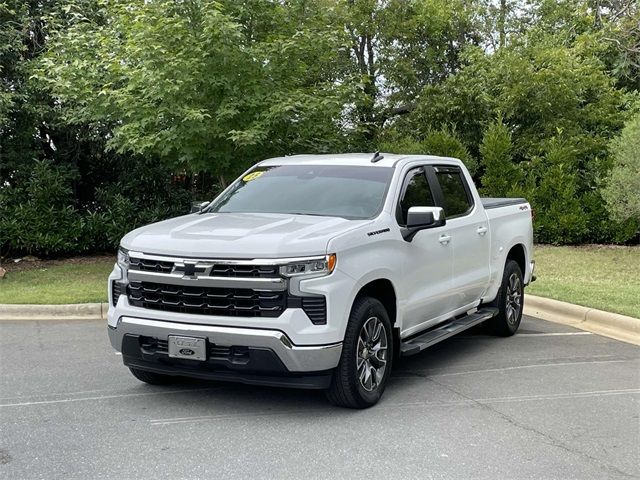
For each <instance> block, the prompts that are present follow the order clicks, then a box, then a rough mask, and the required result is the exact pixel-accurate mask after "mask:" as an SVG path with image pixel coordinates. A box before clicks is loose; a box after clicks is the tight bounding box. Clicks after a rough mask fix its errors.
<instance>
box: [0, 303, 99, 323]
mask: <svg viewBox="0 0 640 480" xmlns="http://www.w3.org/2000/svg"><path fill="white" fill-rule="evenodd" d="M108 309H109V304H108V303H78V304H72V305H10V304H3V305H0V321H2V320H59V321H60V320H64V321H66V320H105V319H106V318H107V310H108Z"/></svg>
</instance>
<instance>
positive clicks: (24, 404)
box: [0, 387, 220, 408]
mask: <svg viewBox="0 0 640 480" xmlns="http://www.w3.org/2000/svg"><path fill="white" fill-rule="evenodd" d="M219 388H220V387H211V388H190V389H182V390H170V391H168V392H167V391H164V392H146V393H123V394H119V395H101V396H97V397H82V398H63V399H60V400H42V401H38V402H20V403H5V404H0V408H2V407H27V406H31V405H49V404H54V403H69V402H86V401H90V400H109V399H112V398H126V397H148V396H155V395H172V394H175V393H187V392H203V391H206V390H216V389H219Z"/></svg>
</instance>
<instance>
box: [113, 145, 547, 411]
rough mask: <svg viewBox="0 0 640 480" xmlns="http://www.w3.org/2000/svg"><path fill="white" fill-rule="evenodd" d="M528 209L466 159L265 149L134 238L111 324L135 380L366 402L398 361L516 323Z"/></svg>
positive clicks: (527, 251) (502, 331) (125, 245)
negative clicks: (476, 177) (197, 200)
mask: <svg viewBox="0 0 640 480" xmlns="http://www.w3.org/2000/svg"><path fill="white" fill-rule="evenodd" d="M532 237H533V233H532V220H531V208H530V206H529V204H528V203H527V202H526V200H524V199H502V198H501V199H487V198H480V196H479V195H478V192H477V191H476V188H475V186H474V184H473V181H472V179H471V177H470V175H469V173H468V171H467V169H466V168H465V166H464V165H463V163H462V162H461V161H460V160H456V159H453V158H444V157H434V156H424V155H395V154H383V155H380V154H379V153H376V154H374V155H371V154H341V155H299V156H291V157H283V158H273V159H269V160H265V161H263V162H261V163H259V164H257V165H255V166H254V167H253V168H251V169H250V170H249V171H247V172H245V173H244V174H243V175H242V176H241V177H240V178H238V179H237V180H236V181H235V182H234V183H233V184H231V185H230V186H229V187H228V188H227V189H226V190H225V191H224V192H222V193H221V194H220V195H219V196H218V197H217V198H216V199H215V200H213V201H212V202H211V203H207V204H202V205H200V206H198V207H196V208H195V211H194V212H193V213H191V214H189V215H185V216H181V217H178V218H173V219H169V220H165V221H162V222H158V223H155V224H152V225H148V226H145V227H142V228H138V229H137V230H134V231H132V232H131V233H129V234H127V235H126V236H125V237H124V238H123V239H122V242H121V247H120V249H119V251H118V261H117V263H116V265H115V266H114V269H113V272H112V273H111V275H110V276H109V284H108V285H109V299H110V305H109V312H108V332H109V337H110V340H111V344H112V345H113V347H114V348H115V349H116V350H118V351H120V352H122V358H123V361H124V364H125V365H126V366H128V367H129V368H130V370H131V372H132V373H133V375H134V376H135V377H137V378H138V379H140V380H142V381H143V382H147V383H150V384H165V383H168V382H170V381H172V380H173V379H175V378H176V377H180V376H186V377H195V378H202V379H214V380H231V381H240V382H244V383H251V384H259V385H277V386H292V387H299V388H316V389H325V390H326V392H327V397H328V399H329V400H330V401H331V402H333V403H335V404H338V405H342V406H346V407H351V408H365V407H369V406H371V405H373V404H375V403H376V402H377V401H378V400H379V399H380V396H381V395H382V392H383V390H384V388H385V384H386V382H387V379H388V378H389V375H390V372H391V366H392V363H393V360H394V358H397V357H398V356H403V355H412V354H415V353H418V352H420V351H421V350H423V349H424V348H427V347H428V346H430V345H433V344H435V343H437V342H439V341H441V340H444V339H446V338H448V337H450V336H452V335H454V334H456V333H459V332H461V331H463V330H466V329H468V328H470V327H472V326H474V325H477V324H479V323H482V322H486V324H487V325H488V327H489V328H491V329H492V330H493V332H495V333H496V334H498V335H502V336H509V335H513V334H514V333H515V332H516V330H517V329H518V326H519V324H520V319H521V317H522V307H523V295H524V291H523V289H524V286H525V285H527V284H528V283H529V282H530V281H531V280H532V279H533V278H534V277H533V269H534V262H533V260H532V248H533V245H532Z"/></svg>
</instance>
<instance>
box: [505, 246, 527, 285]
mask: <svg viewBox="0 0 640 480" xmlns="http://www.w3.org/2000/svg"><path fill="white" fill-rule="evenodd" d="M509 260H514V261H515V262H516V263H517V264H518V266H519V267H520V271H521V272H522V276H523V277H524V276H525V275H526V273H527V254H526V250H525V247H524V245H523V244H522V243H516V244H515V245H514V246H512V247H511V249H510V250H509V252H508V253H507V257H506V259H505V261H504V266H503V271H504V267H505V266H506V265H507V261H509Z"/></svg>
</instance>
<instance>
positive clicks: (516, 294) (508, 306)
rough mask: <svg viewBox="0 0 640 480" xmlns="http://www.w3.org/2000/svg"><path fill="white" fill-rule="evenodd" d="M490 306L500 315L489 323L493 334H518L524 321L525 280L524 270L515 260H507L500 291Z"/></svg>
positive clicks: (505, 335) (504, 335)
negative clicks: (496, 309) (495, 308)
mask: <svg viewBox="0 0 640 480" xmlns="http://www.w3.org/2000/svg"><path fill="white" fill-rule="evenodd" d="M490 306H492V307H497V308H498V315H496V316H495V317H493V318H492V319H491V320H489V322H488V324H489V326H490V328H491V330H492V331H493V333H495V334H496V335H499V336H501V337H510V336H511V335H513V334H514V333H516V331H517V330H518V327H519V326H520V321H521V320H522V310H523V306H524V280H523V277H522V270H520V266H519V265H518V263H517V262H515V261H514V260H507V263H506V264H505V266H504V273H503V274H502V284H501V285H500V290H499V291H498V295H497V296H496V298H495V300H494V301H493V302H491V303H490Z"/></svg>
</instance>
